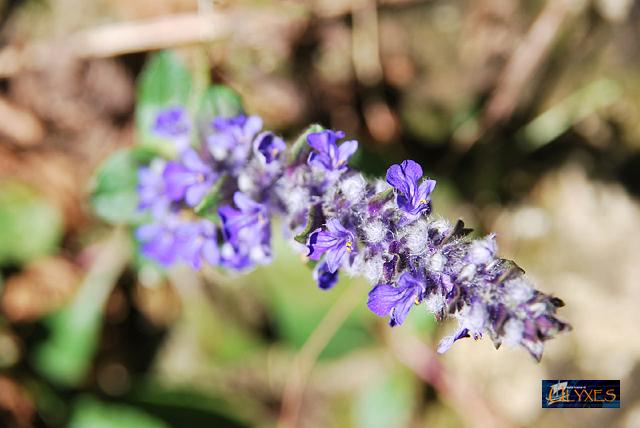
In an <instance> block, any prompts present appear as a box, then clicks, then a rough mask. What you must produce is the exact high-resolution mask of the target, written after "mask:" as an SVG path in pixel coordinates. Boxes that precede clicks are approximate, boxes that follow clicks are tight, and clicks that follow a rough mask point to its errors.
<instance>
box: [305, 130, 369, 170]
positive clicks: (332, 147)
mask: <svg viewBox="0 0 640 428" xmlns="http://www.w3.org/2000/svg"><path fill="white" fill-rule="evenodd" d="M343 137H344V132H342V131H332V130H325V131H321V132H314V133H311V134H309V135H308V136H307V142H308V143H309V146H311V148H312V149H313V150H314V151H313V152H311V153H310V154H309V158H308V159H307V163H308V164H309V165H310V166H314V167H317V168H319V169H324V170H326V171H343V170H345V169H346V168H347V166H348V165H347V161H348V160H349V158H350V157H351V155H352V154H354V153H355V151H356V150H357V149H358V142H357V141H355V140H350V141H345V142H344V143H342V144H340V146H338V145H337V144H336V141H337V140H339V139H341V138H343Z"/></svg>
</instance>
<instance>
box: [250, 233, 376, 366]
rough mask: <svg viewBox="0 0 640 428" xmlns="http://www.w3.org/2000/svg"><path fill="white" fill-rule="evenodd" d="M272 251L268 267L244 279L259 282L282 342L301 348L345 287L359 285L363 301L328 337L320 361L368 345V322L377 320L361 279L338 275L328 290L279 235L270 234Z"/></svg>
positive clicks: (369, 343)
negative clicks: (338, 277)
mask: <svg viewBox="0 0 640 428" xmlns="http://www.w3.org/2000/svg"><path fill="white" fill-rule="evenodd" d="M272 245H273V252H274V254H277V255H278V257H276V258H275V259H274V261H273V263H272V264H271V265H270V266H265V267H261V268H260V269H258V270H256V271H255V272H254V273H252V274H249V275H248V276H247V277H245V278H244V279H243V280H245V281H247V283H249V284H251V283H257V282H258V281H259V282H260V284H262V289H263V290H264V298H265V299H266V301H267V305H268V307H269V313H270V314H273V320H274V323H275V327H276V331H277V332H278V335H280V336H281V337H282V340H283V342H285V343H287V344H289V345H291V346H292V347H293V348H296V349H300V348H301V347H302V346H303V345H304V343H305V342H306V341H307V340H308V339H309V336H310V335H311V334H312V332H313V331H314V330H315V329H316V328H317V327H318V324H319V323H320V322H321V320H322V319H323V318H324V317H325V316H326V314H327V313H328V312H329V311H330V308H331V307H332V306H333V305H334V304H336V302H337V301H338V300H339V299H340V298H341V296H342V295H343V293H344V291H345V290H346V288H347V287H359V288H360V289H361V290H362V298H363V299H364V300H362V301H361V302H360V303H359V304H358V305H357V307H356V308H355V309H354V311H353V312H352V313H351V315H350V316H349V318H348V319H347V320H346V321H345V322H344V324H342V326H341V327H340V329H339V330H338V331H337V332H336V334H335V335H334V336H333V337H332V338H331V340H330V341H329V343H328V344H327V346H326V348H325V349H324V350H323V351H322V353H321V355H320V360H323V359H331V358H337V357H340V356H344V355H346V354H348V353H349V352H352V351H353V350H355V349H359V348H360V349H361V348H363V347H366V346H371V345H372V343H373V338H372V336H371V334H370V330H369V328H368V327H367V323H371V322H374V321H376V318H375V315H373V314H371V312H370V311H369V309H367V305H366V293H367V288H366V285H365V284H364V281H363V280H362V278H357V279H351V278H349V277H348V276H347V275H341V277H340V280H339V282H338V284H336V285H335V287H334V288H333V289H331V290H330V291H322V290H320V289H318V286H317V284H316V282H315V281H314V279H313V276H312V272H311V270H310V269H309V268H308V267H307V266H305V264H304V263H301V262H298V261H297V260H298V259H299V257H300V255H299V254H298V253H297V252H295V251H294V250H293V249H292V247H291V244H290V243H289V242H287V241H285V240H284V239H283V238H281V237H280V236H279V235H276V236H274V237H273V241H272Z"/></svg>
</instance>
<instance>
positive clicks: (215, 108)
mask: <svg viewBox="0 0 640 428" xmlns="http://www.w3.org/2000/svg"><path fill="white" fill-rule="evenodd" d="M242 112H243V109H242V99H241V98H240V95H238V93H237V92H236V91H234V90H233V89H231V88H229V87H228V86H225V85H213V86H210V87H209V88H207V90H206V91H205V92H204V94H202V97H201V99H200V105H199V106H198V119H199V120H202V121H206V122H208V121H210V120H211V119H213V118H214V117H219V116H222V117H233V116H237V115H239V114H241V113H242Z"/></svg>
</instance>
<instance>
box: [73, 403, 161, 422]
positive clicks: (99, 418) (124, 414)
mask: <svg viewBox="0 0 640 428" xmlns="http://www.w3.org/2000/svg"><path fill="white" fill-rule="evenodd" d="M69 427H70V428H86V427H91V428H168V427H169V425H168V424H166V423H165V422H163V421H162V420H161V419H159V418H156V417H154V416H152V415H150V414H148V413H145V412H143V411H141V410H138V409H136V408H134V407H130V406H126V405H122V404H111V403H109V404H107V403H104V402H100V401H98V400H96V399H95V398H92V397H89V396H84V397H81V398H80V399H78V400H77V401H76V404H75V406H74V410H73V414H72V416H71V421H70V423H69Z"/></svg>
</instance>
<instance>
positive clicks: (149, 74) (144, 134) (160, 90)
mask: <svg viewBox="0 0 640 428" xmlns="http://www.w3.org/2000/svg"><path fill="white" fill-rule="evenodd" d="M191 88H192V79H191V74H190V73H189V70H188V69H187V67H186V66H185V64H184V63H183V62H182V61H181V60H180V58H179V57H178V56H177V55H176V54H175V53H174V52H171V51H161V52H157V53H155V54H153V55H152V57H151V59H150V60H149V61H148V63H147V65H146V66H145V68H144V70H143V71H142V73H141V75H140V77H139V79H138V89H137V96H138V100H137V107H136V128H137V131H138V137H139V141H140V142H141V143H144V144H154V145H162V141H160V140H159V139H158V138H157V137H154V136H153V135H152V133H151V130H152V126H153V122H154V120H155V116H156V114H157V113H158V111H159V110H161V109H163V108H167V107H171V106H186V105H187V103H188V102H189V97H190V94H191Z"/></svg>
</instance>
